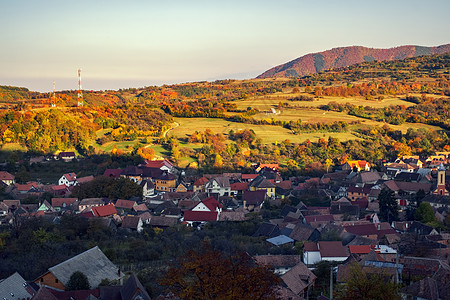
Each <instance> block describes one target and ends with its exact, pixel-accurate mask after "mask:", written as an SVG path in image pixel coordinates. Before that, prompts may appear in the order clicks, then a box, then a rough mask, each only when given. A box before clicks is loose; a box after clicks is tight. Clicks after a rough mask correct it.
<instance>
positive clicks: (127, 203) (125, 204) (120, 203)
mask: <svg viewBox="0 0 450 300" xmlns="http://www.w3.org/2000/svg"><path fill="white" fill-rule="evenodd" d="M136 205H137V203H136V201H131V200H123V199H117V201H116V204H115V206H116V208H122V209H125V210H127V211H131V210H132V209H133V207H134V206H136Z"/></svg>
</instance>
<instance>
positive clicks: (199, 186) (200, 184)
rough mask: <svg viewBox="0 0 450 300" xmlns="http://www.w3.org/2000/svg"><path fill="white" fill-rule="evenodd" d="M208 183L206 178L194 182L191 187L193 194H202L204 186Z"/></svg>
mask: <svg viewBox="0 0 450 300" xmlns="http://www.w3.org/2000/svg"><path fill="white" fill-rule="evenodd" d="M208 181H209V179H208V178H206V177H200V178H199V179H197V180H196V181H195V182H194V185H193V189H194V192H204V191H205V184H206V183H207V182H208Z"/></svg>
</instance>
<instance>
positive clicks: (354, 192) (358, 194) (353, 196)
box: [347, 186, 371, 201]
mask: <svg viewBox="0 0 450 300" xmlns="http://www.w3.org/2000/svg"><path fill="white" fill-rule="evenodd" d="M370 190H371V189H370V187H357V186H350V187H348V189H347V198H348V199H350V200H351V201H356V200H358V199H359V198H364V197H365V198H368V197H369V195H370Z"/></svg>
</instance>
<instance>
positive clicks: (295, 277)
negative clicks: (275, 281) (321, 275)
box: [281, 262, 317, 295]
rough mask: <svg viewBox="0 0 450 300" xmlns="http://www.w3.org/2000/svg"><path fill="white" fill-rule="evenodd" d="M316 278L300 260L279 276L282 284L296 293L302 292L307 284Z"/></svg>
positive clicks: (310, 283)
mask: <svg viewBox="0 0 450 300" xmlns="http://www.w3.org/2000/svg"><path fill="white" fill-rule="evenodd" d="M316 278H317V277H316V275H314V273H313V272H311V271H310V270H309V269H308V267H307V266H306V265H305V264H304V263H301V262H300V263H298V264H297V265H296V266H294V267H293V268H292V269H290V270H289V271H287V272H286V273H285V274H283V275H282V276H281V280H283V282H284V284H286V286H287V287H288V288H289V289H290V290H291V291H293V292H294V293H295V294H296V295H299V294H300V293H303V291H304V290H305V289H306V288H307V287H308V286H310V285H312V284H313V283H314V281H315V280H316Z"/></svg>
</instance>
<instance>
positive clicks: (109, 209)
mask: <svg viewBox="0 0 450 300" xmlns="http://www.w3.org/2000/svg"><path fill="white" fill-rule="evenodd" d="M92 212H93V213H94V215H95V216H96V217H106V216H112V215H115V214H117V210H116V208H115V207H114V205H113V204H108V205H102V206H96V207H93V208H92Z"/></svg>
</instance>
